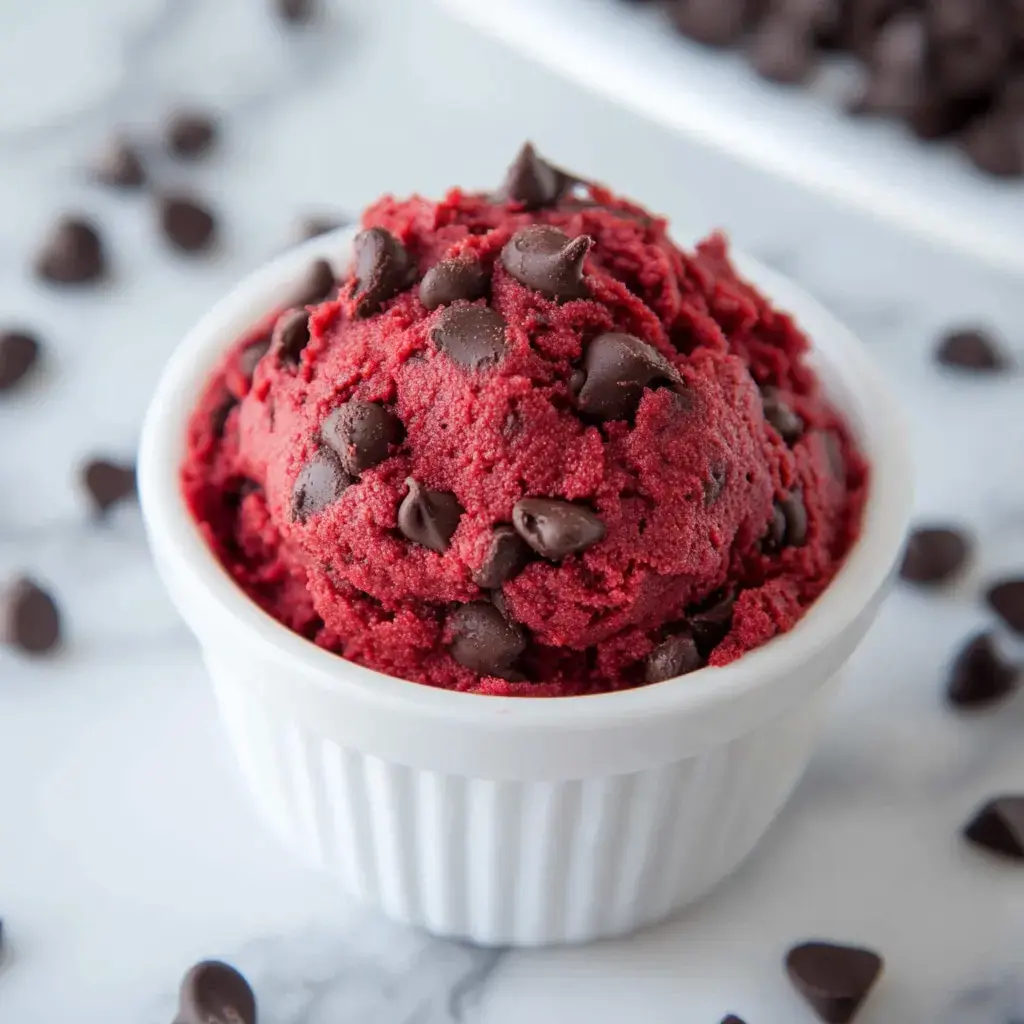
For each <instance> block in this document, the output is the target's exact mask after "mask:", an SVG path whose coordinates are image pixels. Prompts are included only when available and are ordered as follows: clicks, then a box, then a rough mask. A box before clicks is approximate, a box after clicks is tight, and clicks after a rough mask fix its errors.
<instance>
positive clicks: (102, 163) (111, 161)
mask: <svg viewBox="0 0 1024 1024" xmlns="http://www.w3.org/2000/svg"><path fill="white" fill-rule="evenodd" d="M92 173H93V177H94V178H95V179H96V180H97V181H98V182H99V183H100V184H101V185H109V186H110V187H111V188H122V189H137V188H141V187H142V186H143V185H145V184H146V178H147V175H146V168H145V165H144V164H143V162H142V157H141V156H140V155H139V151H138V150H137V149H136V148H135V147H134V146H133V145H132V144H131V143H129V142H126V141H125V140H124V139H111V140H110V142H108V143H107V145H106V146H105V147H104V148H103V149H102V150H101V151H100V154H99V156H98V157H97V158H96V162H95V163H94V164H93V168H92Z"/></svg>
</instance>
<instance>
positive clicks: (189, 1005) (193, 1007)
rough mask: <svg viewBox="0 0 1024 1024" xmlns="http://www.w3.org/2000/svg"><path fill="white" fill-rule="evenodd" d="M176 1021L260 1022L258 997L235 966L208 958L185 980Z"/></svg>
mask: <svg viewBox="0 0 1024 1024" xmlns="http://www.w3.org/2000/svg"><path fill="white" fill-rule="evenodd" d="M175 1024H256V997H255V995H253V991H252V988H251V987H250V985H249V982H248V981H246V980H245V977H244V976H243V975H242V974H240V973H239V972H238V971H236V970H235V968H234V967H232V966H230V965H229V964H225V963H222V962H221V961H219V960H204V961H203V962H202V963H198V964H196V965H195V967H193V968H192V969H191V970H190V971H189V972H188V974H186V975H185V977H184V979H183V980H182V982H181V992H180V994H179V997H178V1018H177V1020H176V1021H175Z"/></svg>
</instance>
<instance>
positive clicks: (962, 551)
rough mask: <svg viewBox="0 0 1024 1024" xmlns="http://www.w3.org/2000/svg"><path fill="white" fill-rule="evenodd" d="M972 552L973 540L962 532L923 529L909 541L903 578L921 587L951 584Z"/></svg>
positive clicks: (904, 556) (939, 528) (912, 534)
mask: <svg viewBox="0 0 1024 1024" xmlns="http://www.w3.org/2000/svg"><path fill="white" fill-rule="evenodd" d="M970 552H971V540H970V538H969V537H968V536H967V534H965V533H964V532H963V531H961V530H955V529H951V528H947V527H923V528H920V529H917V530H914V531H913V532H912V533H911V534H910V537H909V538H908V539H907V546H906V550H905V551H904V552H903V562H902V563H901V565H900V578H901V579H903V580H905V581H906V582H908V583H916V584H917V585H918V586H923V587H933V586H938V585H940V584H942V583H947V582H949V580H951V579H952V578H953V577H954V576H956V575H957V573H958V572H960V570H961V569H962V568H963V567H964V563H965V562H966V561H967V559H968V556H969V555H970Z"/></svg>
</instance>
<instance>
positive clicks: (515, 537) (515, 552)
mask: <svg viewBox="0 0 1024 1024" xmlns="http://www.w3.org/2000/svg"><path fill="white" fill-rule="evenodd" d="M529 557H530V549H529V547H528V546H527V544H526V542H525V541H524V540H523V539H522V537H520V536H519V534H518V533H516V531H515V527H514V526H509V525H508V524H507V523H499V524H498V525H497V526H496V527H495V528H494V530H493V532H492V533H491V539H490V542H489V544H488V545H487V554H486V555H485V556H484V561H483V564H482V565H481V566H480V568H479V569H476V570H475V571H474V572H473V582H474V583H476V585H477V586H478V587H484V588H485V589H486V590H493V589H495V588H496V587H500V586H501V585H502V584H503V583H507V582H508V581H509V580H510V579H512V578H513V577H514V576H517V575H518V574H519V572H520V571H521V570H522V568H523V566H525V565H526V563H527V561H528V560H529Z"/></svg>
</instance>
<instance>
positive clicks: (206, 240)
mask: <svg viewBox="0 0 1024 1024" xmlns="http://www.w3.org/2000/svg"><path fill="white" fill-rule="evenodd" d="M159 215H160V227H161V229H162V230H163V233H164V237H165V238H166V239H167V241H168V242H170V243H171V245H173V246H174V248H176V249H178V250H179V251H180V252H189V253H192V252H202V251H203V250H204V249H209V248H210V247H211V246H212V245H213V244H214V242H215V241H216V236H217V221H216V218H215V217H214V216H213V213H212V212H211V211H210V210H209V209H208V208H207V207H206V206H205V205H203V204H202V203H200V202H199V201H198V200H196V199H193V198H191V197H190V196H186V195H181V194H175V195H165V196H161V197H160V200H159Z"/></svg>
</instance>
